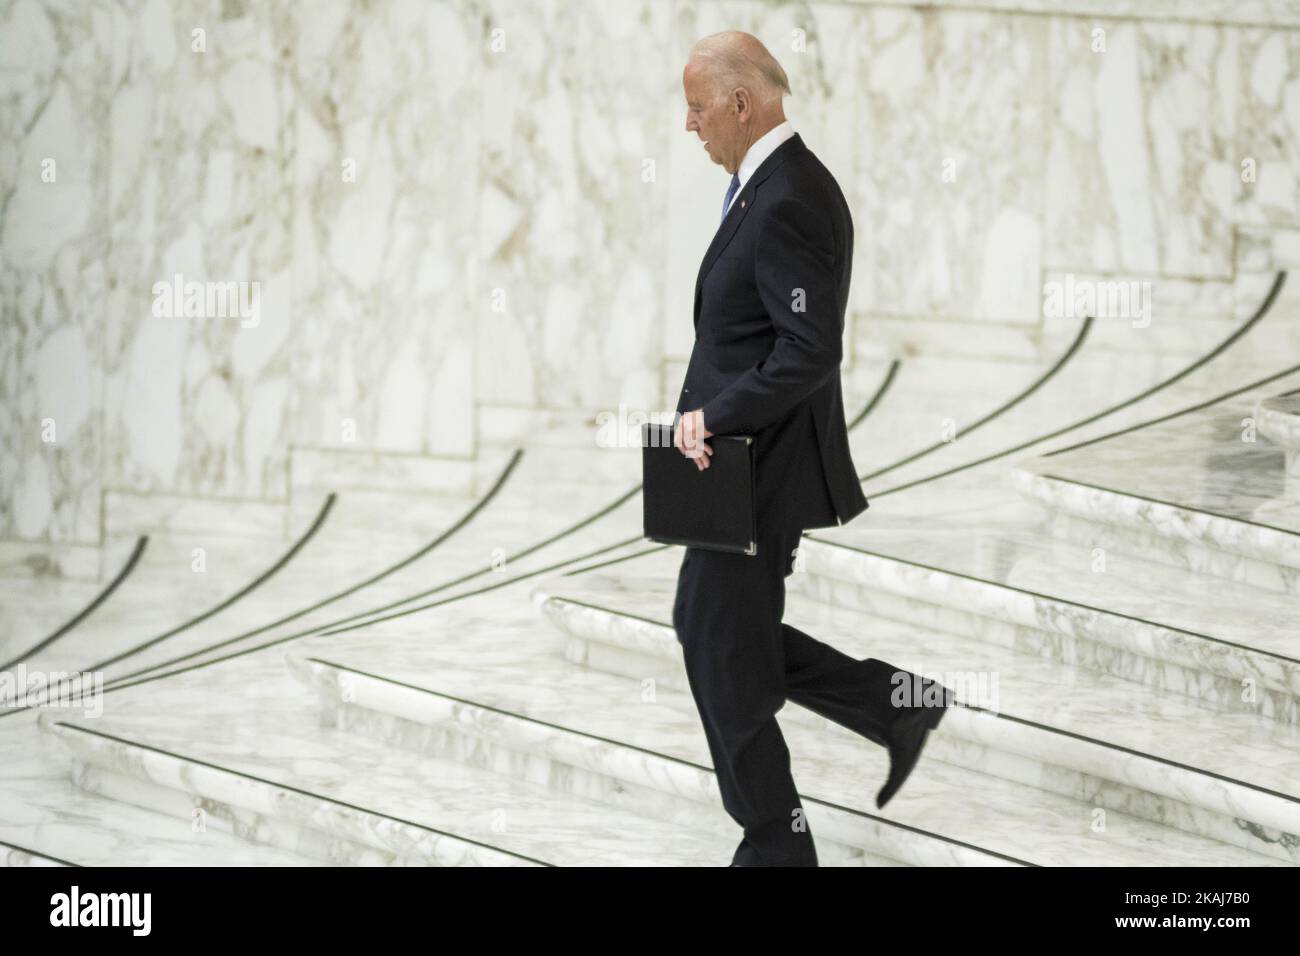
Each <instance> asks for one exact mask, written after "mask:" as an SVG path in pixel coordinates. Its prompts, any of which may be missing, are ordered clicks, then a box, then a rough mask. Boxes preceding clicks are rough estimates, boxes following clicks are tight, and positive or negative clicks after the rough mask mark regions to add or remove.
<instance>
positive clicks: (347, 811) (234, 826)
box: [40, 660, 732, 866]
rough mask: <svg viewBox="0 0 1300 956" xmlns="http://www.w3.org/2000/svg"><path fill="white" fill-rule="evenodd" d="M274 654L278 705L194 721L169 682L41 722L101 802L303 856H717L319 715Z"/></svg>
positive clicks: (399, 859) (679, 830)
mask: <svg viewBox="0 0 1300 956" xmlns="http://www.w3.org/2000/svg"><path fill="white" fill-rule="evenodd" d="M278 663H279V667H280V668H281V674H280V675H279V681H278V683H279V685H280V687H279V695H280V696H282V697H283V698H284V699H285V700H286V701H287V702H288V703H287V704H286V705H283V706H274V705H272V706H267V707H252V708H249V710H248V711H246V712H243V713H239V712H231V713H228V714H223V715H222V716H221V717H220V719H218V720H213V721H210V722H209V721H203V722H201V724H202V726H199V723H200V722H190V721H186V720H183V719H182V720H176V719H172V720H171V721H170V723H169V717H174V715H173V714H169V712H168V708H169V707H171V706H174V705H173V704H171V703H167V702H164V701H168V702H170V701H173V700H174V699H175V698H176V697H177V696H180V695H177V694H176V693H175V692H174V691H173V690H171V689H170V688H169V689H167V690H165V691H159V693H160V699H159V700H158V701H156V702H153V703H152V705H151V702H150V701H149V700H148V697H147V695H144V694H140V695H138V696H137V699H136V700H134V701H132V706H131V707H130V709H129V712H123V705H122V701H121V699H119V700H116V701H115V702H114V704H115V706H114V708H113V713H112V714H111V715H104V716H101V717H100V718H98V719H95V720H86V719H84V718H77V717H69V716H67V715H56V714H55V713H53V712H51V711H45V712H43V713H42V714H41V715H40V726H41V729H42V730H43V731H45V732H46V733H47V734H48V735H50V736H51V737H53V738H56V739H57V740H59V741H60V742H61V743H62V744H63V745H64V746H65V747H66V749H67V750H68V751H69V753H70V754H71V756H72V759H73V761H74V768H75V769H74V779H75V780H76V782H77V783H78V784H79V786H81V787H82V788H84V789H85V790H86V791H87V792H90V793H94V794H97V795H99V796H100V797H102V798H105V806H107V807H111V808H116V807H118V806H120V805H130V806H132V807H140V808H147V809H148V810H151V811H153V812H155V813H157V814H163V815H165V816H167V817H169V818H171V819H172V820H179V821H182V822H184V823H185V824H186V825H188V823H189V821H190V819H191V818H192V817H193V816H195V815H196V814H198V815H199V816H201V818H202V819H203V820H204V821H205V824H206V826H207V827H208V828H209V829H219V830H223V831H225V832H227V833H229V834H231V835H232V836H234V837H237V838H238V839H240V840H241V841H244V842H246V843H247V844H249V845H251V846H258V847H262V848H265V847H275V848H279V849H281V850H284V851H288V852H291V853H293V854H296V855H299V856H302V857H307V858H310V859H312V860H314V861H316V862H318V863H328V864H330V865H349V866H352V865H383V866H393V865H396V866H551V865H554V866H629V865H630V866H639V865H677V866H687V865H703V864H711V863H713V862H714V861H716V860H718V859H722V858H729V853H730V849H731V845H732V844H731V841H730V839H729V838H728V835H727V834H725V833H718V832H712V833H710V832H700V831H696V830H692V829H690V828H687V827H683V826H680V825H676V824H673V823H668V822H664V821H662V820H658V819H653V818H649V817H646V816H643V815H639V814H637V813H635V812H632V811H629V810H627V809H622V808H618V807H612V806H608V805H604V804H599V803H596V802H594V801H591V800H589V799H584V798H582V797H580V796H576V795H571V794H564V793H557V792H555V791H553V790H549V789H547V788H544V787H539V786H538V785H536V784H534V783H530V782H528V781H526V780H521V779H518V778H516V777H512V776H510V775H503V774H496V773H492V772H490V771H486V770H480V769H476V768H473V767H470V766H467V765H464V764H461V763H457V762H452V761H446V760H438V759H434V758H430V757H428V756H425V755H420V754H416V753H411V752H408V751H403V750H401V749H398V748H389V747H377V746H376V745H375V744H374V742H373V741H371V740H369V739H367V738H365V737H363V736H359V735H357V734H353V733H348V732H344V731H340V730H339V729H337V728H335V727H332V726H329V725H328V724H326V725H322V722H321V720H320V714H319V713H318V710H317V708H316V707H314V706H313V704H314V699H313V697H312V696H311V695H310V694H309V693H307V692H306V691H305V690H304V689H303V688H302V687H301V685H300V684H299V683H298V682H297V681H295V680H293V679H292V678H291V677H289V675H288V674H287V673H285V672H283V662H282V660H281V661H279V662H278ZM225 666H226V665H220V667H219V668H213V669H211V670H212V671H216V670H219V669H223V668H225ZM250 677H251V675H250ZM209 678H211V674H209ZM225 679H228V678H226V677H225V676H224V675H223V676H222V680H225ZM253 679H255V678H253ZM178 680H180V679H179V678H178V679H174V680H173V681H168V682H167V683H169V684H170V683H173V682H174V681H178ZM218 683H220V681H218ZM144 689H145V688H144V687H141V688H132V689H130V690H128V691H124V692H120V694H121V695H125V694H131V695H135V694H136V691H137V690H139V691H143V690H144ZM115 696H119V697H120V695H115ZM271 696H273V695H263V699H264V700H269V699H270V697H271ZM191 698H192V699H195V698H194V694H193V692H191ZM197 706H198V707H200V708H201V707H202V705H201V704H199V705H197ZM108 801H113V802H112V803H109V802H108ZM116 812H117V811H116V809H109V810H101V813H103V814H105V815H106V816H111V815H113V814H115V813H116Z"/></svg>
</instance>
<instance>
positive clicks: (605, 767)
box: [289, 652, 1003, 866]
mask: <svg viewBox="0 0 1300 956" xmlns="http://www.w3.org/2000/svg"><path fill="white" fill-rule="evenodd" d="M289 661H290V666H291V667H292V669H293V670H294V672H295V673H296V674H297V675H298V676H299V677H300V679H302V680H303V681H304V683H307V684H309V685H310V686H312V687H314V688H315V689H316V691H317V692H318V693H319V694H320V697H321V703H322V706H323V707H324V708H325V710H326V712H327V713H329V714H330V715H331V717H330V719H331V720H333V721H336V722H337V724H338V726H340V727H342V728H344V729H347V730H349V731H353V732H356V733H360V734H365V735H367V736H368V737H369V738H371V739H373V740H377V741H381V742H382V743H384V744H385V745H387V746H392V747H401V748H403V749H405V750H409V751H411V752H413V753H418V754H424V755H427V757H428V758H433V759H437V760H439V761H448V762H459V763H462V764H464V765H467V766H472V767H474V768H481V769H480V772H487V773H495V774H498V775H500V776H502V777H503V778H505V779H519V778H522V779H525V780H527V781H530V782H531V783H533V784H534V785H540V786H545V787H549V788H551V789H553V790H555V791H557V793H556V799H557V800H563V799H564V797H565V794H569V793H571V794H575V795H578V796H579V797H580V798H581V799H583V800H586V801H591V802H596V803H599V804H600V805H601V806H603V807H608V808H610V812H611V813H615V812H617V813H621V814H629V815H632V816H634V817H635V818H637V819H644V818H650V819H654V820H656V821H659V822H660V825H661V826H662V827H663V832H662V833H661V834H659V837H658V838H659V840H660V841H661V844H660V846H661V851H660V854H659V856H658V857H657V858H656V862H657V863H658V864H663V865H684V864H685V861H680V860H676V859H675V858H676V857H677V856H678V855H679V854H680V852H681V851H680V847H679V846H678V844H679V843H680V841H681V840H682V838H683V835H684V834H690V833H707V834H708V835H709V837H710V840H711V841H713V842H714V843H716V845H714V846H712V848H711V853H710V855H708V856H706V857H701V858H698V859H695V860H693V861H690V863H691V865H698V866H723V865H725V864H726V862H727V861H729V860H730V859H731V855H732V852H733V850H734V849H735V845H736V842H737V840H738V839H739V837H738V835H737V833H738V831H735V829H734V825H733V824H731V821H730V818H729V817H727V816H726V814H725V811H724V810H723V808H722V806H721V804H720V802H719V800H718V797H717V793H716V790H715V789H712V787H711V780H712V773H711V772H709V771H708V769H707V768H705V767H701V766H698V765H694V764H691V763H689V762H686V761H682V760H679V759H674V758H672V757H671V756H667V755H663V754H658V753H653V752H650V751H647V750H646V749H644V748H640V747H635V746H627V745H620V744H619V743H618V742H616V741H613V740H609V739H606V738H603V737H600V736H597V735H594V734H589V733H584V732H582V731H579V730H574V729H572V728H568V727H563V726H560V725H556V724H554V723H551V722H549V721H542V720H535V719H532V718H530V717H527V716H525V715H523V714H516V713H512V712H509V711H506V710H503V709H501V708H499V707H496V706H490V705H486V704H480V703H476V702H475V701H473V700H470V699H468V698H464V697H459V696H453V695H447V694H440V693H438V692H436V691H430V690H425V689H423V688H420V687H417V686H414V685H412V684H409V683H406V682H404V681H401V680H397V679H393V678H386V677H383V676H380V675H378V674H373V673H370V672H367V671H362V670H357V669H354V668H352V667H349V666H346V665H342V664H338V663H336V662H332V661H326V660H323V659H320V658H316V657H311V656H308V655H306V654H300V653H298V652H292V653H291V654H290V655H289ZM805 809H806V812H807V814H808V819H809V825H810V826H812V827H813V829H814V832H816V833H818V834H820V833H822V832H827V831H830V832H831V833H835V832H838V831H846V832H856V831H857V830H860V829H863V828H862V827H861V826H860V825H858V822H857V821H856V820H854V819H853V815H852V814H845V813H843V812H842V811H841V810H840V809H839V808H836V807H833V806H830V807H823V806H820V805H818V806H808V807H806V808H805ZM845 817H847V818H848V819H845ZM679 831H680V832H679ZM618 832H619V831H618V830H616V829H613V828H611V830H610V833H611V834H616V833H618ZM571 838H572V840H573V841H574V842H575V843H582V842H585V841H587V840H589V839H590V835H589V834H588V833H587V832H586V831H585V830H582V831H579V830H577V829H575V832H574V833H572V834H571ZM625 838H627V834H626V833H624V835H623V836H620V837H619V839H625ZM898 840H899V834H898V833H894V832H890V833H887V834H884V835H882V836H881V837H880V838H879V839H878V840H876V841H874V844H875V845H874V846H873V847H872V848H864V847H863V846H860V845H857V843H856V842H840V841H838V840H829V841H827V840H823V839H820V838H819V839H818V854H819V862H820V863H821V865H823V866H827V865H829V866H900V865H906V864H908V863H918V864H921V865H944V864H947V863H951V862H954V861H960V862H964V863H968V864H969V863H975V862H979V863H988V862H989V861H988V860H987V859H984V858H982V856H981V855H980V854H978V853H975V854H973V855H972V854H971V853H970V852H969V851H965V850H964V849H963V848H961V847H955V848H954V847H951V846H949V845H947V844H946V843H945V842H944V841H935V842H936V845H935V846H933V847H928V848H927V850H928V852H913V853H907V852H905V851H903V850H902V849H901V848H900V847H898V846H897V843H898ZM996 862H1003V861H996Z"/></svg>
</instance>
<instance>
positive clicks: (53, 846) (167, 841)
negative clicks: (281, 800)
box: [0, 713, 320, 866]
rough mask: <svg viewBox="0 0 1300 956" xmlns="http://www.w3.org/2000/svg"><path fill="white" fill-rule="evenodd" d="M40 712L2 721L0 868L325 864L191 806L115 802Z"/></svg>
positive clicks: (0, 736) (0, 735) (0, 741)
mask: <svg viewBox="0 0 1300 956" xmlns="http://www.w3.org/2000/svg"><path fill="white" fill-rule="evenodd" d="M36 716H37V715H36V714H35V713H31V714H26V715H20V716H17V717H11V718H9V719H7V720H5V721H3V726H0V765H2V766H3V767H4V771H3V773H0V808H3V809H2V810H0V866H66V865H74V866H318V865H320V862H319V861H318V860H313V859H310V858H307V857H304V856H301V855H299V854H296V853H289V852H285V851H283V850H280V849H277V848H275V847H269V846H263V845H259V844H253V843H249V842H248V841H246V840H244V839H241V838H240V837H238V836H236V835H234V834H232V833H230V832H229V831H228V830H223V829H221V828H220V827H218V826H206V827H204V826H201V825H198V824H196V821H195V818H194V817H193V816H192V814H191V813H190V812H189V811H188V810H187V811H186V812H185V813H184V814H181V815H176V814H168V813H159V812H157V811H156V810H149V809H144V808H141V807H138V806H131V805H128V804H123V803H108V802H106V801H105V800H104V799H103V798H102V797H100V796H98V795H96V794H95V793H93V792H90V791H89V790H87V789H85V788H84V787H83V786H82V785H81V784H82V783H84V782H85V780H84V778H82V777H80V773H81V771H80V770H79V768H77V767H76V766H75V765H73V764H72V763H70V762H69V760H68V759H67V757H66V756H65V754H63V753H62V752H61V749H60V748H58V747H51V746H50V744H51V741H50V740H49V738H48V735H46V734H43V733H42V732H41V730H40V729H39V727H38V725H37V720H36Z"/></svg>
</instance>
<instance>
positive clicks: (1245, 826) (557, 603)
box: [535, 568, 1300, 864]
mask: <svg viewBox="0 0 1300 956" xmlns="http://www.w3.org/2000/svg"><path fill="white" fill-rule="evenodd" d="M664 572H667V573H664ZM801 576H803V577H806V575H793V576H792V577H795V578H798V577H801ZM674 588H675V578H674V576H673V574H672V573H671V569H670V568H664V569H663V571H662V572H660V573H658V574H654V575H649V574H645V573H641V574H638V575H636V576H632V575H627V576H617V575H613V574H589V575H583V576H581V577H578V578H565V577H555V578H552V579H550V580H548V581H547V582H545V583H544V584H543V585H541V586H539V587H538V588H537V590H536V592H535V594H536V599H537V600H538V601H539V603H540V604H541V606H542V609H543V611H544V613H545V614H546V615H547V617H548V618H549V619H550V620H551V621H552V623H553V624H555V626H556V627H557V628H558V629H559V630H560V631H561V632H562V633H563V634H565V636H566V638H567V639H568V640H567V643H566V646H565V656H566V658H567V659H569V660H572V661H574V662H576V663H581V664H583V665H585V666H588V667H593V668H597V669H599V670H602V671H606V672H608V673H615V674H622V675H624V676H626V677H632V678H636V679H639V680H647V679H652V680H655V681H657V682H659V683H661V684H663V685H665V686H670V687H674V688H677V689H683V688H685V687H686V686H687V685H686V680H685V671H684V669H683V666H682V656H681V649H680V644H679V643H678V641H677V639H676V634H675V632H674V631H673V628H672V625H671V623H670V622H669V621H666V620H665V619H664V618H665V616H666V615H667V613H669V611H668V609H670V608H671V605H672V599H673V594H674ZM785 620H786V621H787V622H788V623H791V624H792V625H793V626H796V627H800V628H801V629H803V630H804V631H805V632H806V633H809V634H812V635H814V636H816V637H818V639H820V640H825V641H826V642H827V643H829V644H831V645H832V646H834V647H837V648H839V649H840V650H842V651H844V652H845V653H847V654H849V655H850V656H852V657H855V658H857V659H863V658H867V657H876V658H880V659H884V660H887V661H889V662H890V663H892V664H895V665H897V666H899V667H903V668H907V669H909V670H912V671H914V672H917V673H923V674H925V675H927V676H934V677H937V678H938V679H940V680H942V681H943V682H944V683H945V684H947V685H948V686H950V687H952V688H953V689H954V690H955V691H956V692H957V696H958V699H959V700H960V701H961V702H962V703H964V704H968V705H971V706H973V707H978V708H983V709H984V711H985V713H978V712H957V713H954V714H953V715H950V717H949V718H948V719H947V720H945V723H944V725H943V730H944V733H943V734H942V735H938V736H936V738H935V741H934V742H933V744H932V747H933V748H934V749H933V751H931V750H930V749H927V753H931V752H932V753H933V755H934V756H935V757H936V758H938V759H942V760H944V761H945V762H948V763H954V764H958V765H961V766H967V767H970V768H972V769H978V770H981V771H983V772H985V773H993V774H997V775H999V776H1005V777H1007V778H1008V779H1010V780H1014V781H1017V782H1020V783H1024V784H1027V785H1029V786H1034V787H1040V788H1043V789H1047V790H1050V791H1052V792H1054V793H1060V794H1062V795H1064V796H1068V797H1072V798H1075V799H1087V800H1090V801H1093V802H1094V803H1095V804H1096V805H1100V806H1105V807H1107V808H1108V809H1111V810H1117V811H1120V812H1123V813H1129V814H1133V815H1136V816H1141V817H1144V818H1146V819H1149V820H1151V821H1152V822H1154V823H1159V824H1164V825H1167V826H1172V827H1177V828H1179V829H1181V830H1184V831H1186V832H1188V833H1191V834H1196V835H1198V836H1204V837H1208V838H1210V839H1213V840H1217V841H1221V842H1222V843H1225V844H1230V845H1232V846H1235V847H1239V848H1241V849H1244V850H1250V851H1254V852H1258V853H1261V854H1264V855H1267V856H1271V857H1273V858H1275V859H1278V860H1281V861H1283V862H1286V863H1290V864H1295V863H1298V862H1300V837H1297V835H1296V834H1300V800H1298V799H1297V798H1296V797H1295V796H1294V792H1295V791H1296V790H1298V789H1300V730H1297V729H1296V728H1293V727H1289V726H1284V725H1279V724H1277V723H1276V722H1274V721H1270V720H1268V719H1266V718H1262V717H1259V716H1257V715H1253V714H1232V713H1222V712H1216V711H1212V710H1209V709H1207V708H1205V707H1204V706H1202V705H1199V704H1198V703H1197V702H1195V701H1192V700H1190V699H1188V698H1186V697H1184V696H1182V695H1179V694H1171V693H1167V692H1160V691H1156V690H1153V689H1150V688H1145V687H1139V686H1136V685H1134V684H1132V683H1131V682H1128V681H1125V680H1122V679H1119V678H1115V677H1110V676H1108V675H1105V674H1101V673H1097V672H1092V671H1088V670H1085V669H1082V668H1075V667H1071V666H1069V665H1065V664H1061V663H1058V662H1056V661H1052V660H1050V659H1044V658H1042V657H1039V656H1036V655H1033V654H1029V653H1024V652H1022V651H1020V650H1017V649H1016V648H1014V647H1002V646H998V645H992V644H987V643H982V642H980V641H977V640H972V639H970V638H964V637H959V636H956V635H952V634H946V633H943V632H941V631H937V630H934V629H931V628H927V627H924V626H920V625H917V624H913V623H904V622H900V621H897V620H891V619H889V618H886V617H881V616H879V615H874V614H870V613H867V612H865V611H850V610H844V609H840V608H835V607H831V606H828V605H825V604H821V603H819V602H817V601H815V600H813V599H811V598H809V597H807V596H805V595H803V594H800V593H797V592H794V593H787V597H786V614H785ZM782 714H783V716H784V715H786V714H789V715H790V717H791V718H792V719H794V720H798V721H799V722H800V723H803V724H807V725H809V726H814V727H820V728H826V729H833V730H835V731H837V732H843V731H841V730H840V728H837V727H835V725H833V724H831V723H830V722H828V721H827V720H825V719H824V718H823V717H821V716H819V715H817V714H815V713H813V712H811V711H809V710H806V709H804V708H802V707H800V706H798V705H797V704H795V703H793V702H791V703H789V704H788V706H787V707H786V709H785V710H783V711H782ZM1171 731H1173V732H1171Z"/></svg>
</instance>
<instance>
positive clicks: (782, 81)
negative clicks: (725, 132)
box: [691, 30, 790, 106]
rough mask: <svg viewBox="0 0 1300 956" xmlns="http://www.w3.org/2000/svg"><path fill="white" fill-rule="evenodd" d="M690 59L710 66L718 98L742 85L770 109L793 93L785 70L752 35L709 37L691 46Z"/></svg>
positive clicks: (725, 33) (731, 33) (729, 32)
mask: <svg viewBox="0 0 1300 956" xmlns="http://www.w3.org/2000/svg"><path fill="white" fill-rule="evenodd" d="M691 59H692V60H701V61H703V62H704V63H706V64H708V74H709V76H710V78H711V79H712V82H713V95H714V97H715V98H718V97H723V96H728V95H729V94H730V93H731V91H732V90H734V89H736V87H738V86H743V87H744V88H745V89H746V90H748V91H749V94H750V96H752V97H753V98H754V99H755V100H756V101H758V102H759V103H762V104H763V105H764V106H771V105H772V104H773V103H777V102H780V100H781V97H783V96H785V95H788V94H789V93H790V81H789V79H787V77H786V75H785V70H783V69H781V64H780V63H778V62H776V57H774V56H772V54H771V53H769V52H768V50H767V47H765V46H763V43H762V41H761V40H759V39H758V37H756V36H754V35H753V34H750V33H745V32H743V31H741V30H724V31H723V32H722V33H714V34H711V35H710V36H706V37H704V38H702V39H700V40H697V41H696V42H695V45H694V46H693V47H691Z"/></svg>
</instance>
